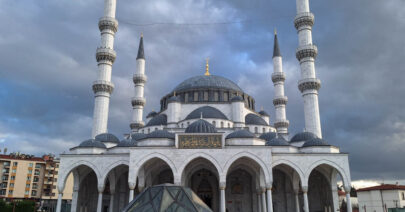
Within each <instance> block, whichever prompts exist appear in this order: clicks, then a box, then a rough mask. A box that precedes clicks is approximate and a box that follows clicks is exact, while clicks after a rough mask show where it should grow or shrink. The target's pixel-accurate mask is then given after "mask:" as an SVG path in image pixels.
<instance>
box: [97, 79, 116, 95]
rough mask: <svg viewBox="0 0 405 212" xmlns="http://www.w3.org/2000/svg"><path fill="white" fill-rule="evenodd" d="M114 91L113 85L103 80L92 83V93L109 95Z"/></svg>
mask: <svg viewBox="0 0 405 212" xmlns="http://www.w3.org/2000/svg"><path fill="white" fill-rule="evenodd" d="M113 91H114V84H112V83H111V82H108V81H104V80H97V81H94V83H93V92H94V93H97V92H107V93H109V94H111V93H112V92H113Z"/></svg>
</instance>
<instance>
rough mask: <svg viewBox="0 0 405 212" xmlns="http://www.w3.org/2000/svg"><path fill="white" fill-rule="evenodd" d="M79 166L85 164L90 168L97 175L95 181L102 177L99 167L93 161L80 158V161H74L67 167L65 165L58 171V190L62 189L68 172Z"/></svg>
mask: <svg viewBox="0 0 405 212" xmlns="http://www.w3.org/2000/svg"><path fill="white" fill-rule="evenodd" d="M80 166H86V167H88V168H89V169H90V170H92V171H94V173H95V174H96V176H97V183H98V182H101V181H100V179H101V178H102V175H101V173H100V171H99V169H98V168H97V166H96V165H94V164H93V163H91V162H90V161H87V160H80V161H77V162H76V163H73V164H71V165H69V166H68V167H65V168H64V169H63V170H62V171H60V172H59V180H58V181H59V182H58V189H59V191H63V189H64V188H65V184H66V180H67V178H68V176H69V174H70V172H72V171H73V170H75V169H76V168H78V167H80Z"/></svg>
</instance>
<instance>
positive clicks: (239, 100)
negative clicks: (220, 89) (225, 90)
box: [231, 96, 245, 102]
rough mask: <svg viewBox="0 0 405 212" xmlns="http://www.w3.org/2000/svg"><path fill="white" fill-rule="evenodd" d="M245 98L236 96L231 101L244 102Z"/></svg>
mask: <svg viewBox="0 0 405 212" xmlns="http://www.w3.org/2000/svg"><path fill="white" fill-rule="evenodd" d="M244 101H245V100H243V98H242V97H241V96H234V97H233V98H232V99H231V102H244Z"/></svg>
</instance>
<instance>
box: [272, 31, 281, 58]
mask: <svg viewBox="0 0 405 212" xmlns="http://www.w3.org/2000/svg"><path fill="white" fill-rule="evenodd" d="M274 57H281V53H280V47H279V46H278V39H277V30H276V29H274V49H273V58H274Z"/></svg>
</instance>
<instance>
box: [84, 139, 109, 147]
mask: <svg viewBox="0 0 405 212" xmlns="http://www.w3.org/2000/svg"><path fill="white" fill-rule="evenodd" d="M79 147H93V148H103V149H106V148H107V147H106V146H105V145H104V144H103V143H101V142H100V141H97V140H94V139H88V140H85V141H83V142H82V143H80V145H79Z"/></svg>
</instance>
